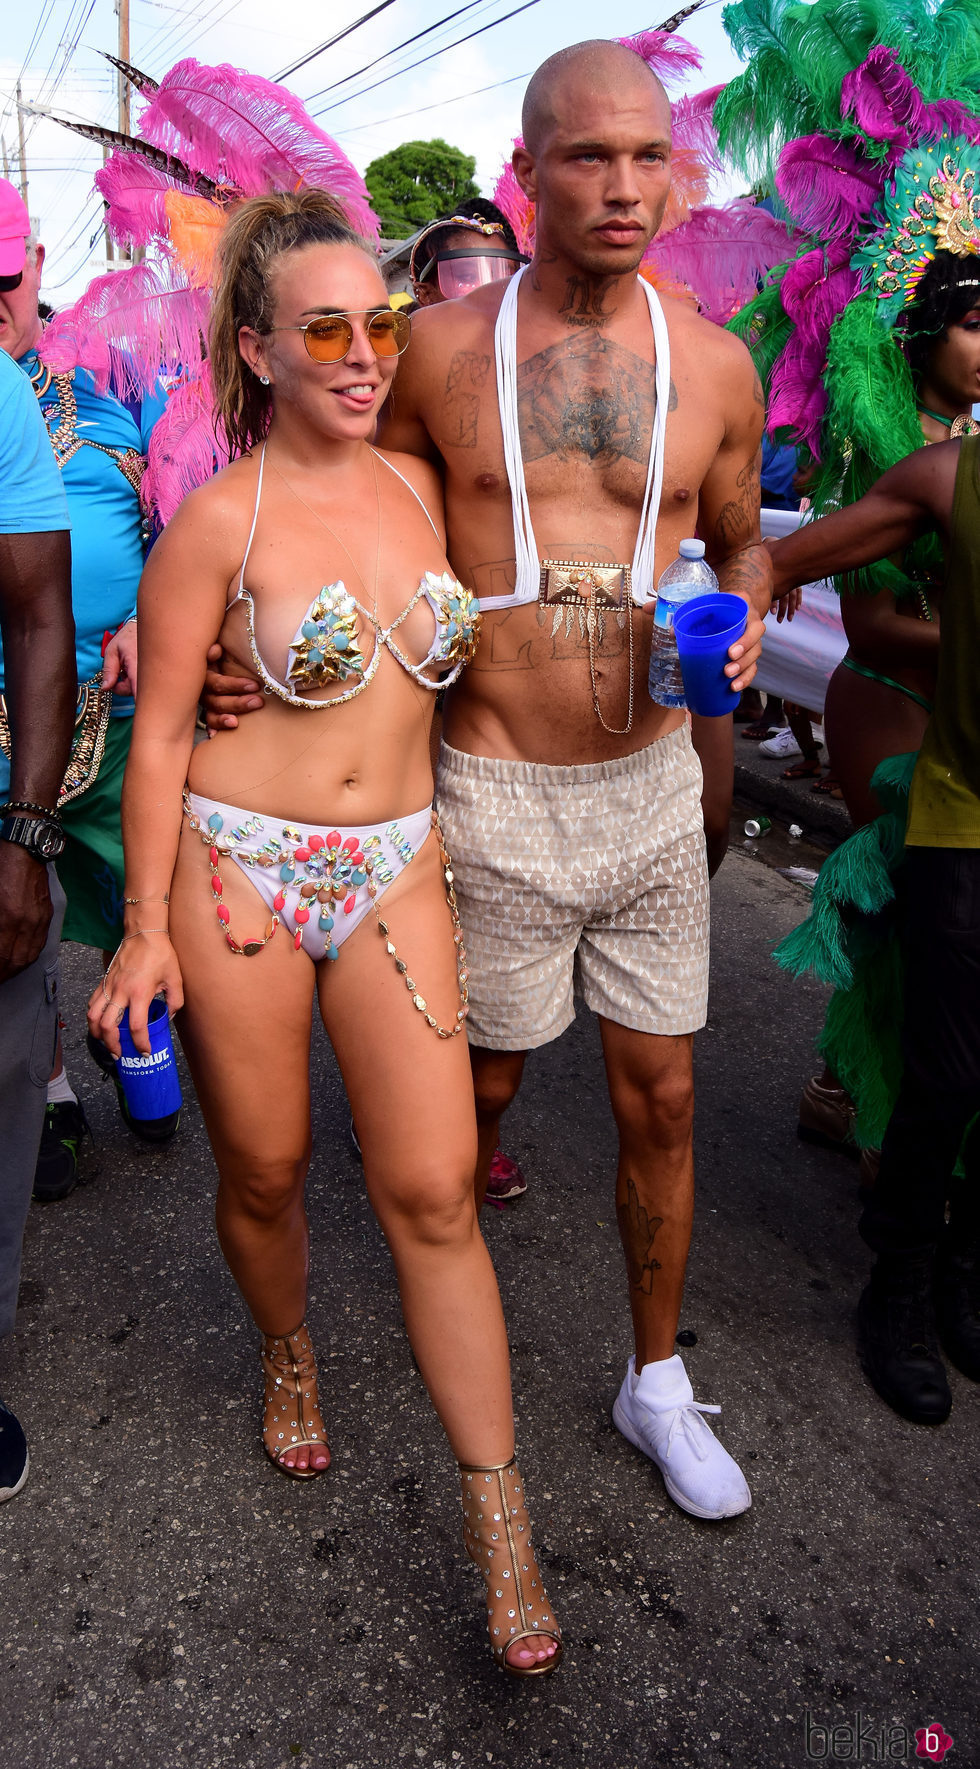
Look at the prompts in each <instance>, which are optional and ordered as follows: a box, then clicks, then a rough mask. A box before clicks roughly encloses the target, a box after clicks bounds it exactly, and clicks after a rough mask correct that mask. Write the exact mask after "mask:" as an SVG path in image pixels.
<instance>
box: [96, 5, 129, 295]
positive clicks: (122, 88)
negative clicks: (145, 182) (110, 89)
mask: <svg viewBox="0 0 980 1769" xmlns="http://www.w3.org/2000/svg"><path fill="white" fill-rule="evenodd" d="M115 9H116V17H117V19H118V20H119V37H118V43H117V47H116V54H117V55H118V57H119V60H120V61H128V60H129V0H115ZM116 93H117V98H118V115H117V119H116V128H117V129H118V130H119V132H120V134H121V135H128V134H129V133H130V111H129V96H130V88H129V81H128V80H127V78H126V76H125V74H124V73H123V72H122V69H121V68H120V69H119V70H118V72H117V74H116ZM102 158H103V163H104V162H105V160H106V159H108V154H107V153H105V152H103V156H102ZM105 255H106V263H107V264H112V263H113V261H114V259H115V257H116V253H115V252H114V250H113V244H112V239H111V237H110V234H109V229H108V228H106V233H105ZM128 256H129V254H128V253H127V251H126V249H125V247H124V246H120V247H119V251H118V257H119V261H120V263H123V264H125V263H126V261H127V259H128Z"/></svg>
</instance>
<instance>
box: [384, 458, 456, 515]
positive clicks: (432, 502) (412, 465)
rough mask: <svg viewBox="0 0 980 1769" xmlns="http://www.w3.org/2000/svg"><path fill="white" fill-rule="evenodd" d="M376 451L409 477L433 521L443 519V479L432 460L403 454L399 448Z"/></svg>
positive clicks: (410, 483)
mask: <svg viewBox="0 0 980 1769" xmlns="http://www.w3.org/2000/svg"><path fill="white" fill-rule="evenodd" d="M375 453H376V454H378V455H380V456H381V459H382V460H383V461H387V463H388V465H389V467H394V469H395V472H396V473H400V474H401V476H402V478H403V479H407V480H408V483H409V485H410V486H411V487H412V490H413V491H414V492H416V493H417V494H418V496H419V497H420V498H421V499H422V502H423V504H424V505H425V507H426V509H427V510H428V512H429V515H430V516H431V517H432V520H433V522H435V523H437V524H441V523H442V521H443V508H442V479H441V476H440V474H439V472H438V471H437V469H436V468H435V467H434V466H433V464H432V462H431V461H425V460H423V459H422V458H421V456H420V455H409V454H403V453H402V452H401V451H400V450H399V449H393V448H378V449H375Z"/></svg>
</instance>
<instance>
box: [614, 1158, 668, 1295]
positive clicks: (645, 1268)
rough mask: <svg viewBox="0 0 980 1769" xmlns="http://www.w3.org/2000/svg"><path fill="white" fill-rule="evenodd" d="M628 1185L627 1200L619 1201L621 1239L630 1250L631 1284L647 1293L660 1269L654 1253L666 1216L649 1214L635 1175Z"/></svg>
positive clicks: (627, 1252) (627, 1254)
mask: <svg viewBox="0 0 980 1769" xmlns="http://www.w3.org/2000/svg"><path fill="white" fill-rule="evenodd" d="M626 1186H627V1192H626V1202H625V1204H617V1205H616V1215H617V1217H618V1219H619V1234H620V1239H621V1240H622V1243H623V1251H624V1252H625V1254H626V1269H627V1272H628V1273H629V1281H630V1285H631V1287H632V1288H633V1289H634V1290H640V1291H642V1293H643V1295H644V1296H649V1295H651V1294H652V1291H653V1274H654V1272H655V1271H659V1270H660V1261H659V1259H654V1257H653V1243H654V1241H655V1240H656V1238H657V1231H658V1229H661V1228H662V1227H663V1221H664V1219H663V1217H662V1216H648V1215H647V1213H646V1211H645V1210H644V1208H643V1205H642V1204H641V1203H640V1196H639V1193H638V1191H637V1189H636V1184H635V1182H634V1181H633V1180H632V1179H627V1181H626Z"/></svg>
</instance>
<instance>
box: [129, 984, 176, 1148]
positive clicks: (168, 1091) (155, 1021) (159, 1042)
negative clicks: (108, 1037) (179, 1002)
mask: <svg viewBox="0 0 980 1769" xmlns="http://www.w3.org/2000/svg"><path fill="white" fill-rule="evenodd" d="M147 1030H148V1032H149V1035H150V1054H149V1056H144V1055H143V1053H142V1051H139V1050H137V1048H136V1046H135V1044H134V1043H133V1040H132V1037H131V1035H130V1031H129V1009H128V1008H127V1009H126V1012H125V1013H124V1014H123V1017H122V1020H121V1021H120V1025H119V1050H120V1056H119V1058H118V1062H117V1068H118V1072H119V1079H120V1081H121V1082H122V1089H123V1093H124V1094H125V1096H126V1104H127V1106H128V1107H129V1110H130V1113H131V1115H132V1116H133V1117H134V1118H144V1119H147V1118H169V1117H170V1115H171V1113H173V1112H179V1111H180V1107H181V1092H180V1078H179V1076H178V1074H177V1061H176V1058H175V1056H174V1041H173V1039H172V1038H171V1036H170V1014H169V1013H168V1011H167V1003H166V1002H165V1001H164V999H163V997H162V995H158V996H156V997H155V999H154V1000H153V1001H151V1002H150V1013H149V1020H148V1025H147Z"/></svg>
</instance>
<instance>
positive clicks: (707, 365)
mask: <svg viewBox="0 0 980 1769" xmlns="http://www.w3.org/2000/svg"><path fill="white" fill-rule="evenodd" d="M663 308H664V313H665V315H666V317H667V323H668V325H669V327H670V335H671V344H672V348H673V350H674V353H675V357H680V356H682V357H683V360H684V363H685V366H688V365H689V366H691V367H692V368H694V367H695V366H696V367H697V368H698V369H699V370H700V372H702V373H711V374H714V373H717V372H719V371H721V372H724V373H725V374H726V375H728V376H731V377H732V378H733V379H734V380H735V381H736V382H737V383H738V385H739V387H740V388H741V387H743V386H744V385H746V384H747V385H749V386H751V384H752V382H753V378H754V376H755V366H754V364H753V362H752V358H751V356H750V354H749V352H748V350H747V349H746V347H745V345H744V344H743V343H742V340H741V338H736V336H735V334H734V332H728V331H726V330H725V328H724V326H718V325H715V324H714V322H713V321H712V320H710V319H705V318H704V317H703V315H702V314H700V313H696V312H695V311H694V308H693V307H689V306H688V305H687V303H686V302H684V301H672V300H670V299H669V298H668V297H666V296H664V297H663Z"/></svg>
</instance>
